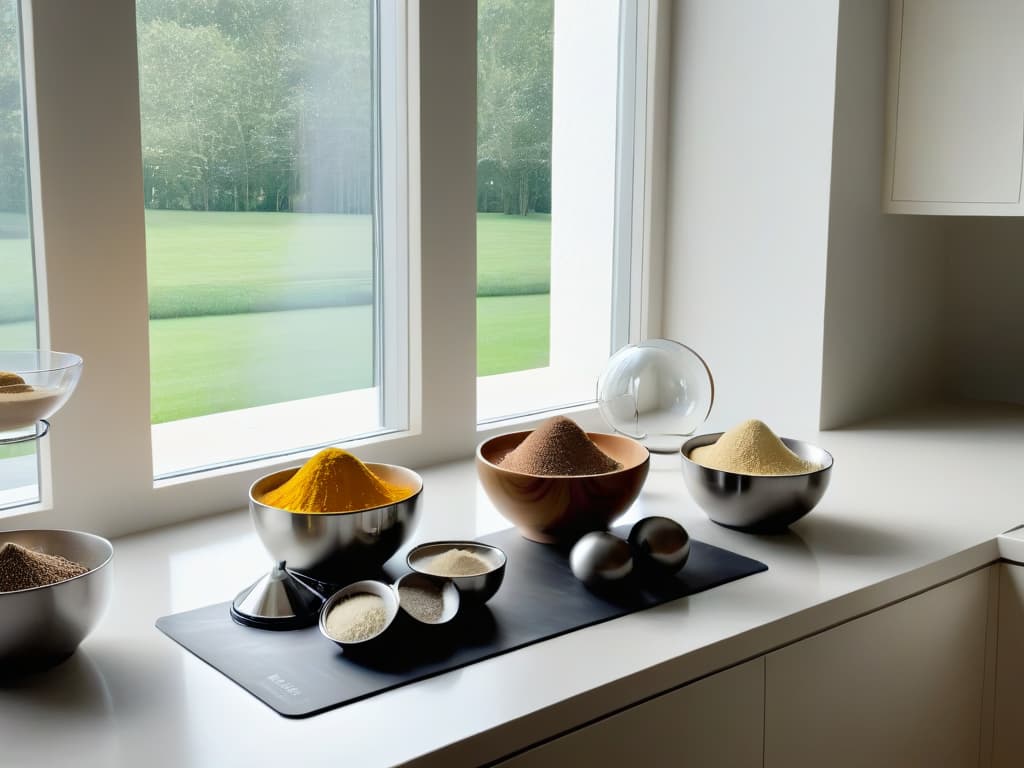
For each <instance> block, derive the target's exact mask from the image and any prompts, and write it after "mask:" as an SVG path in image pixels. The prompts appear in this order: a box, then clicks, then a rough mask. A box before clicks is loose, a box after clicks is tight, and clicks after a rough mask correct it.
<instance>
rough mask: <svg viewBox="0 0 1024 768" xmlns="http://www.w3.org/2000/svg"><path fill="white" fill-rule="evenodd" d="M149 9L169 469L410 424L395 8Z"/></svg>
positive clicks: (155, 267) (159, 355) (161, 423)
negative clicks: (386, 59) (400, 373)
mask: <svg viewBox="0 0 1024 768" xmlns="http://www.w3.org/2000/svg"><path fill="white" fill-rule="evenodd" d="M137 15H138V48H139V66H140V103H141V122H142V153H143V182H144V204H145V208H146V212H145V217H146V252H147V261H148V282H149V315H150V327H149V332H150V379H151V403H152V421H153V425H154V427H153V457H154V472H155V475H156V476H157V477H158V478H159V477H164V476H168V475H173V474H176V473H179V472H182V471H187V470H192V469H196V468H204V467H210V466H215V465H220V464H230V463H232V462H240V461H246V460H249V459H251V458H254V457H260V456H267V455H275V454H283V453H287V452H289V451H295V450H297V449H302V448H306V447H309V446H315V445H321V444H329V443H333V442H337V441H339V440H341V439H345V438H350V437H353V436H356V435H364V434H372V433H376V432H380V431H382V430H384V429H395V428H399V427H404V426H405V423H406V420H405V418H404V415H403V414H402V413H401V407H400V404H398V405H399V407H398V408H395V409H392V410H391V411H390V412H389V413H388V414H386V415H385V413H384V412H383V409H384V405H383V403H384V395H383V392H384V387H385V386H386V382H387V378H388V376H389V375H390V376H396V375H397V372H396V371H394V370H388V367H387V366H385V365H384V364H383V362H384V361H385V360H386V359H388V358H387V355H388V352H389V351H390V352H391V354H392V356H393V357H395V358H396V359H397V358H398V357H400V356H401V355H400V354H399V355H396V354H395V351H394V350H387V349H385V347H386V346H389V345H390V346H394V345H398V346H399V347H401V346H402V345H403V343H404V341H403V338H404V334H403V333H401V332H399V331H398V329H397V328H396V327H394V326H395V319H394V315H396V314H397V312H398V309H397V305H398V304H399V303H402V304H404V303H406V299H405V297H404V296H398V295H393V294H395V293H397V290H396V289H397V281H396V280H395V279H394V272H395V271H396V270H402V271H404V269H405V266H404V265H403V264H399V263H398V254H397V253H395V252H394V251H395V244H396V240H395V239H394V238H392V239H391V240H390V241H388V242H389V243H390V246H389V250H390V252H389V253H387V254H385V253H384V250H385V247H386V245H387V244H388V243H386V242H385V241H384V239H383V237H382V233H383V231H384V229H385V228H390V229H394V228H395V226H396V221H395V220H396V212H395V210H394V207H395V206H394V203H393V202H392V203H390V204H389V205H388V206H387V207H385V203H384V198H383V194H382V193H383V192H385V191H386V190H383V189H382V186H383V185H382V182H383V173H382V164H383V160H382V157H381V154H382V151H386V152H388V153H390V154H392V155H393V154H395V153H396V149H395V148H394V146H393V140H392V143H391V144H389V145H388V147H387V148H386V149H385V148H384V147H383V137H384V134H385V131H383V130H382V121H383V120H385V119H386V120H388V121H390V123H391V125H390V126H389V130H388V131H387V133H388V134H389V135H393V134H395V129H394V127H393V125H394V123H395V121H396V119H397V118H396V114H395V112H394V110H382V109H381V106H380V105H381V98H380V97H381V93H382V88H383V89H387V90H389V91H390V92H391V93H393V92H394V90H395V83H394V75H393V74H390V75H389V76H388V77H386V78H385V79H384V81H383V82H382V78H381V67H380V65H379V63H378V60H379V50H380V46H379V45H378V43H380V42H383V41H385V39H386V40H387V45H386V46H385V47H386V48H387V50H389V51H392V50H393V49H394V48H395V44H394V41H393V36H394V28H395V24H394V20H393V18H391V17H390V16H388V15H387V12H386V11H385V13H384V15H382V14H381V8H380V7H379V5H378V4H377V3H374V2H372V0H345V1H344V2H337V1H336V0H293V1H292V2H286V3H284V4H280V3H278V4H272V3H271V4H267V3H238V4H229V3H225V4H216V5H210V4H209V3H201V2H181V0H140V1H139V3H138V5H137ZM393 70H394V66H393V65H392V66H389V67H388V68H387V72H389V73H391V72H392V71H393ZM392 100H393V97H392ZM385 113H386V114H385ZM391 165H393V161H392V163H391ZM396 182H397V180H393V179H389V180H388V183H387V186H389V187H390V186H394V185H395V183H396ZM391 197H392V198H393V195H392V196H391ZM385 262H386V264H385ZM388 278H390V283H389V281H388ZM389 303H390V304H391V305H392V307H391V308H390V310H389V307H388V304H389ZM400 352H401V350H399V353H400Z"/></svg>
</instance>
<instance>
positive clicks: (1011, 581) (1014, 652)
mask: <svg viewBox="0 0 1024 768" xmlns="http://www.w3.org/2000/svg"><path fill="white" fill-rule="evenodd" d="M999 568H1000V573H999V636H998V641H997V643H998V651H997V662H996V670H997V674H996V702H995V724H994V727H993V732H994V739H993V749H992V765H993V766H994V767H995V768H1011V767H1012V768H1019V766H1020V765H1021V762H1022V760H1024V744H1022V743H1021V727H1022V726H1024V568H1022V567H1021V566H1019V565H1006V564H1004V565H1001V566H999Z"/></svg>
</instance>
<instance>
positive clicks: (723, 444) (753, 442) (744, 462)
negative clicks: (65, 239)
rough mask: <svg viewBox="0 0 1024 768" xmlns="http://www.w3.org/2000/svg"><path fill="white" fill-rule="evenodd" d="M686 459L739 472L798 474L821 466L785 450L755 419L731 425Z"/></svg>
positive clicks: (815, 470)
mask: <svg viewBox="0 0 1024 768" xmlns="http://www.w3.org/2000/svg"><path fill="white" fill-rule="evenodd" d="M690 460H691V461H694V462H696V463H697V464H700V465H701V466H702V467H708V468H709V469H721V470H723V471H725V472H735V473H737V474H741V475H802V474H804V473H806V472H817V471H818V470H819V469H821V467H820V466H819V465H817V464H814V463H812V462H810V461H804V460H803V459H801V458H800V457H799V456H797V455H796V454H795V453H793V452H792V451H791V450H789V448H787V447H786V445H785V443H783V442H782V441H781V440H779V438H778V437H776V435H775V433H774V432H772V431H771V429H769V428H768V425H766V424H765V423H764V422H763V421H758V420H757V419H748V420H747V421H744V422H743V423H742V424H739V425H737V426H735V427H733V428H732V429H730V430H729V431H728V432H725V433H724V434H723V435H722V436H721V437H720V438H718V440H717V441H716V442H714V443H712V444H711V445H705V446H701V447H700V448H694V449H693V450H692V451H690Z"/></svg>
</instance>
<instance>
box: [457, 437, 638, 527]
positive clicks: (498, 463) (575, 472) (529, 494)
mask: <svg viewBox="0 0 1024 768" xmlns="http://www.w3.org/2000/svg"><path fill="white" fill-rule="evenodd" d="M565 422H568V424H566V423H565ZM649 466H650V453H649V452H648V450H647V449H646V448H645V447H644V446H643V445H641V444H640V443H638V442H637V441H636V440H633V439H631V438H628V437H625V436H623V435H610V434H604V433H601V432H585V431H583V430H582V429H580V428H579V427H578V426H577V425H575V424H574V423H573V422H571V421H569V420H568V419H564V417H562V418H560V419H557V420H549V421H548V422H546V423H545V424H542V425H541V426H540V427H538V428H537V429H536V430H532V431H527V432H511V433H508V434H504V435H498V436H497V437H492V438H491V439H490V440H486V441H484V442H483V443H481V444H480V445H479V446H478V447H477V451H476V469H477V476H478V477H479V478H480V484H481V485H482V486H483V488H484V491H486V493H487V496H488V497H489V498H490V500H491V502H492V503H493V504H494V506H495V507H496V508H497V510H498V511H499V512H500V513H501V514H502V515H504V516H505V517H506V518H507V519H508V520H509V521H510V522H512V523H513V524H514V525H515V526H516V527H517V528H518V529H519V531H520V533H522V535H523V536H525V537H526V538H528V539H531V540H533V541H539V542H542V543H554V542H572V541H575V540H576V539H578V538H579V537H580V536H582V535H583V534H584V533H588V532H589V531H597V530H604V529H606V528H607V527H608V526H609V525H610V524H611V523H612V522H613V521H614V520H616V519H617V518H619V517H620V516H621V515H622V514H624V513H625V512H626V510H628V509H629V507H630V506H631V505H632V504H633V502H634V501H635V500H636V498H637V496H638V495H639V494H640V490H641V488H642V487H643V484H644V481H645V480H646V479H647V472H648V468H649Z"/></svg>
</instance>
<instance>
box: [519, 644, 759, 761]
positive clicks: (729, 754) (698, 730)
mask: <svg viewBox="0 0 1024 768" xmlns="http://www.w3.org/2000/svg"><path fill="white" fill-rule="evenodd" d="M763 726H764V659H763V658H761V659H755V660H754V661H749V662H747V663H745V664H740V665H739V666H736V667H733V668H731V669H727V670H725V671H724V672H719V673H718V674H716V675H712V676H711V677H707V678H704V679H703V680H699V681H697V682H696V683H691V684H690V685H687V686H685V687H683V688H680V689H678V690H676V691H672V692H670V693H666V694H664V695H663V696H658V697H657V698H654V699H651V700H650V701H645V702H644V703H643V704H638V705H637V706H635V707H631V708H630V709H627V710H625V711H623V712H620V713H619V714H617V715H612V716H611V717H608V718H605V719H604V720H601V721H599V722H597V723H594V724H593V725H589V726H587V727H585V728H580V729H579V730H577V731H573V732H572V733H569V734H567V735H565V736H562V737H560V738H557V739H555V740H554V741H550V742H548V743H547V744H542V745H540V746H538V747H534V748H533V749H531V750H528V751H526V752H523V753H522V754H520V755H517V756H516V757H513V758H511V759H509V760H506V761H505V762H502V763H500V764H499V765H500V767H501V768H546V767H547V766H551V767H552V768H555V767H556V766H557V768H564V767H565V766H574V765H585V766H595V767H596V766H614V767H615V768H623V766H647V765H650V766H660V765H694V766H697V765H703V766H716V768H760V766H761V762H762V754H763V745H764V742H763Z"/></svg>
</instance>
